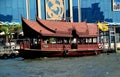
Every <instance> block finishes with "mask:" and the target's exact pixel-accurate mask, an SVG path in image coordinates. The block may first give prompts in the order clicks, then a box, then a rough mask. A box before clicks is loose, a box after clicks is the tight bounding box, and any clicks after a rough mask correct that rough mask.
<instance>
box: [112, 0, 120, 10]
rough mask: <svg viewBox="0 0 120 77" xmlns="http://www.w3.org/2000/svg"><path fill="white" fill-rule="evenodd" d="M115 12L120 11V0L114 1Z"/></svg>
mask: <svg viewBox="0 0 120 77" xmlns="http://www.w3.org/2000/svg"><path fill="white" fill-rule="evenodd" d="M112 9H113V11H120V0H112Z"/></svg>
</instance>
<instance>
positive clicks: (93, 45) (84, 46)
mask: <svg viewBox="0 0 120 77" xmlns="http://www.w3.org/2000/svg"><path fill="white" fill-rule="evenodd" d="M78 48H79V49H81V50H82V49H83V50H87V49H94V50H96V49H99V47H98V44H97V43H91V44H78Z"/></svg>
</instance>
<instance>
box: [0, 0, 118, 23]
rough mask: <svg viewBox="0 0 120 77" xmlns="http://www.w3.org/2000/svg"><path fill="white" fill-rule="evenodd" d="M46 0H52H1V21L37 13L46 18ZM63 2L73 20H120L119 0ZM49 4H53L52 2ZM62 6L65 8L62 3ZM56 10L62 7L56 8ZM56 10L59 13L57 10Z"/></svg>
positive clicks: (68, 15) (34, 15) (66, 12)
mask: <svg viewBox="0 0 120 77" xmlns="http://www.w3.org/2000/svg"><path fill="white" fill-rule="evenodd" d="M46 1H52V0H0V21H3V22H5V21H9V22H11V21H17V22H21V16H23V17H26V18H28V19H31V20H35V19H36V16H37V15H39V17H40V18H41V19H46V14H47V13H46V12H45V9H46ZM53 1H56V4H59V2H58V1H62V0H53ZM63 4H64V18H65V19H68V18H70V19H71V21H73V22H78V21H87V22H88V23H95V22H97V21H106V22H119V21H120V18H119V16H120V12H119V11H120V2H119V0H65V1H64V0H63ZM48 5H49V6H52V4H51V3H49V4H48ZM57 6H58V5H57ZM60 6H61V8H63V5H62V4H61V5H60ZM52 10H53V9H52ZM55 10H60V9H58V8H56V9H55ZM54 12H56V13H58V12H57V11H54ZM51 15H52V14H51ZM60 15H61V14H59V16H60ZM62 15H63V12H62ZM58 18H59V17H58Z"/></svg>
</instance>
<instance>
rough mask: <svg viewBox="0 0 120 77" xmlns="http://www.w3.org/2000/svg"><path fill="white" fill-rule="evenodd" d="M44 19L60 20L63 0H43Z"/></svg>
mask: <svg viewBox="0 0 120 77" xmlns="http://www.w3.org/2000/svg"><path fill="white" fill-rule="evenodd" d="M45 5H46V19H47V20H61V19H62V18H63V15H64V0H45Z"/></svg>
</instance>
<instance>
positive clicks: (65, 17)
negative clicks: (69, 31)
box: [64, 0, 66, 20]
mask: <svg viewBox="0 0 120 77" xmlns="http://www.w3.org/2000/svg"><path fill="white" fill-rule="evenodd" d="M65 1H66V0H64V20H66V2H65Z"/></svg>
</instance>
